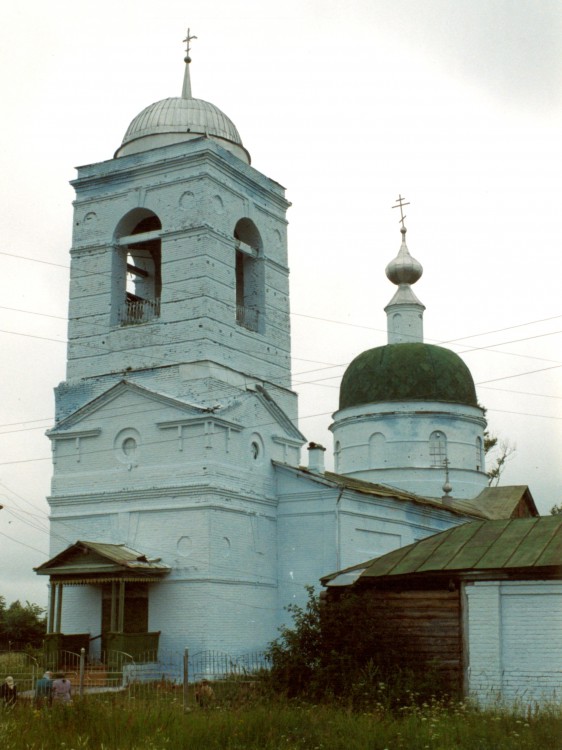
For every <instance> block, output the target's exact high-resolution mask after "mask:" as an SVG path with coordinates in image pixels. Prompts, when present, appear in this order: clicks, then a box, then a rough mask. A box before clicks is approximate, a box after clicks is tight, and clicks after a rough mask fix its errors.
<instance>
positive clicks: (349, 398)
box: [340, 343, 478, 409]
mask: <svg viewBox="0 0 562 750" xmlns="http://www.w3.org/2000/svg"><path fill="white" fill-rule="evenodd" d="M380 401H446V402H448V403H455V404H467V405H469V406H478V402H477V400H476V390H475V388H474V381H473V379H472V375H471V374H470V370H469V369H468V367H467V366H466V365H465V363H464V362H463V361H462V359H461V358H460V357H459V356H458V355H457V354H455V353H454V352H452V351H450V350H449V349H443V348H442V347H440V346H433V345H432V344H422V343H416V344H388V345H387V346H378V347H377V348H376V349H369V350H368V351H366V352H363V354H360V355H359V356H358V357H356V358H355V359H354V360H353V362H352V363H351V364H350V365H349V367H348V368H347V370H346V371H345V374H344V376H343V379H342V382H341V386H340V409H346V408H348V407H350V406H359V405H361V404H373V403H377V402H380Z"/></svg>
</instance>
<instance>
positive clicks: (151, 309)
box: [119, 299, 160, 326]
mask: <svg viewBox="0 0 562 750" xmlns="http://www.w3.org/2000/svg"><path fill="white" fill-rule="evenodd" d="M159 317H160V300H159V299H155V300H149V299H127V300H126V301H125V304H124V305H123V306H122V307H121V309H120V311H119V323H120V325H122V326H131V325H138V324H139V323H147V322H148V321H149V320H153V319H154V318H159Z"/></svg>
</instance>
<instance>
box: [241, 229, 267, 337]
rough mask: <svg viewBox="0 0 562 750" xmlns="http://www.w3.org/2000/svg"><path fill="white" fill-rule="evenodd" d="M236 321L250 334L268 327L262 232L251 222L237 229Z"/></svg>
mask: <svg viewBox="0 0 562 750" xmlns="http://www.w3.org/2000/svg"><path fill="white" fill-rule="evenodd" d="M234 239H235V248H236V249H235V285H236V322H237V323H238V325H241V326H243V327H244V328H247V329H248V330H249V331H259V332H260V333H262V332H263V328H264V307H265V291H264V286H265V282H264V268H263V257H262V241H261V237H260V233H259V232H258V230H257V228H256V226H255V224H254V223H253V222H252V221H250V219H240V221H239V222H238V223H237V224H236V227H235V229H234Z"/></svg>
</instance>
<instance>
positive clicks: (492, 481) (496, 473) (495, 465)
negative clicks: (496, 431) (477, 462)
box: [484, 430, 517, 487]
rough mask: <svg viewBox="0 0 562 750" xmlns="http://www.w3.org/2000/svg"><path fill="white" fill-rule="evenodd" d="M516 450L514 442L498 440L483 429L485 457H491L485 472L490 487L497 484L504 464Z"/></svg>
mask: <svg viewBox="0 0 562 750" xmlns="http://www.w3.org/2000/svg"><path fill="white" fill-rule="evenodd" d="M516 450H517V446H516V445H515V443H512V442H510V441H509V440H500V439H499V438H498V437H497V436H496V435H492V434H491V433H490V432H489V431H488V430H485V431H484V453H485V455H486V458H491V459H492V465H491V466H490V468H489V469H488V471H487V472H486V475H487V476H488V485H489V486H490V487H497V486H498V484H499V483H500V478H501V475H502V473H503V470H504V469H505V465H506V463H507V461H508V460H509V459H510V457H511V456H513V454H514V453H515V451H516Z"/></svg>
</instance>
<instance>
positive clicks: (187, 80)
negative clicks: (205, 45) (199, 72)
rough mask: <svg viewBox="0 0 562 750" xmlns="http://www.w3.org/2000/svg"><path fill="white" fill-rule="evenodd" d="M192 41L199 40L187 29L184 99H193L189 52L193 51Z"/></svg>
mask: <svg viewBox="0 0 562 750" xmlns="http://www.w3.org/2000/svg"><path fill="white" fill-rule="evenodd" d="M192 39H197V37H196V36H194V35H192V34H191V29H190V28H189V27H188V28H187V36H186V37H185V39H184V40H183V41H184V42H185V57H184V58H183V60H184V62H185V72H184V74H183V88H182V92H181V97H182V99H192V98H193V97H192V95H191V78H190V75H189V63H190V62H191V57H190V56H189V51H190V49H191V45H190V42H191V40H192Z"/></svg>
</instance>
